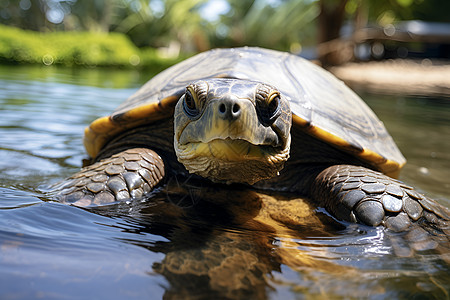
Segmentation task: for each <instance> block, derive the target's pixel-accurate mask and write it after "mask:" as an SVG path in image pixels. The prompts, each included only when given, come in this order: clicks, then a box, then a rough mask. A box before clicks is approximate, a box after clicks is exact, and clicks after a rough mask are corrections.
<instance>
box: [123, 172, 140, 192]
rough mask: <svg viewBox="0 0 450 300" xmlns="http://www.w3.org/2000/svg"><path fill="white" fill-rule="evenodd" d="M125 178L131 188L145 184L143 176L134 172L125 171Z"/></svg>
mask: <svg viewBox="0 0 450 300" xmlns="http://www.w3.org/2000/svg"><path fill="white" fill-rule="evenodd" d="M123 178H125V182H126V183H127V186H128V189H129V190H135V189H137V188H139V187H141V186H142V185H143V184H144V181H143V180H142V178H141V176H139V175H138V174H136V173H134V172H127V173H124V174H123Z"/></svg>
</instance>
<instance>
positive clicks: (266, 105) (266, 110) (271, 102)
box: [257, 92, 280, 126]
mask: <svg viewBox="0 0 450 300" xmlns="http://www.w3.org/2000/svg"><path fill="white" fill-rule="evenodd" d="M279 103H280V94H279V93H278V92H274V93H270V94H269V95H268V96H267V97H265V100H264V101H261V102H259V105H257V108H258V113H259V117H260V120H261V123H262V124H263V125H265V126H270V125H272V123H273V122H274V121H275V119H276V118H277V117H278V115H279V114H280V109H279Z"/></svg>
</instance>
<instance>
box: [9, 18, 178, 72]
mask: <svg viewBox="0 0 450 300" xmlns="http://www.w3.org/2000/svg"><path fill="white" fill-rule="evenodd" d="M179 60H180V59H166V58H162V57H160V56H159V55H158V53H157V51H155V50H154V49H139V48H137V47H136V46H135V45H134V44H133V43H132V42H131V41H130V40H129V39H128V37H127V36H125V35H123V34H120V33H108V34H106V33H93V32H70V31H66V32H49V33H41V32H34V31H27V30H21V29H18V28H14V27H8V26H4V25H0V63H31V64H46V65H51V64H58V65H65V66H75V65H80V66H93V67H94V66H113V67H143V68H146V67H151V68H157V69H164V68H166V67H168V66H170V65H172V64H174V63H176V62H178V61H179Z"/></svg>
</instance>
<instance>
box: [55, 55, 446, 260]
mask: <svg viewBox="0 0 450 300" xmlns="http://www.w3.org/2000/svg"><path fill="white" fill-rule="evenodd" d="M84 144H85V147H86V149H87V152H88V154H89V156H90V157H91V164H90V165H89V166H86V167H84V168H83V169H82V170H81V171H80V172H78V173H76V174H75V175H73V176H72V177H71V178H69V179H67V180H66V181H64V182H62V183H61V184H59V185H57V186H56V187H55V190H54V193H55V194H56V197H57V198H58V199H59V200H60V201H62V202H64V203H71V204H73V205H77V206H101V205H105V204H108V203H113V202H117V201H122V200H130V199H141V198H151V197H153V195H155V194H156V193H158V192H161V191H162V190H165V191H166V192H170V190H169V189H168V187H167V184H168V183H170V182H172V183H173V181H174V180H175V179H177V180H178V182H183V180H180V178H193V179H194V180H191V181H193V182H201V184H200V185H202V186H203V187H205V186H206V187H208V186H214V187H215V188H219V189H222V191H223V193H227V191H230V190H231V189H238V190H242V191H252V193H256V194H259V195H261V199H266V197H265V196H264V195H266V194H273V193H275V192H282V193H285V194H289V195H295V196H296V197H305V199H307V200H303V201H300V200H296V201H281V200H280V201H278V202H277V201H262V202H261V207H260V209H259V214H261V215H265V216H266V217H265V218H263V219H264V222H266V223H268V224H269V225H268V226H272V228H275V227H276V226H278V225H274V224H280V225H281V224H282V225H283V226H284V227H288V228H296V227H297V228H302V227H303V228H304V226H303V225H304V224H302V218H301V217H299V216H295V214H296V213H301V211H302V209H304V208H305V207H306V206H304V203H305V201H309V202H308V203H310V204H311V205H313V206H314V207H323V208H325V209H326V211H328V212H329V213H330V214H331V215H333V216H334V217H335V218H336V219H338V220H343V221H348V222H357V223H362V224H366V225H370V226H384V227H386V228H388V229H389V231H390V232H407V234H406V233H405V236H406V237H407V238H406V239H405V240H407V243H406V244H407V245H408V246H406V247H403V246H404V244H402V245H403V246H402V245H400V246H399V247H397V248H398V249H399V251H398V253H399V254H402V255H409V254H410V253H411V251H413V250H411V249H433V248H438V249H439V248H440V247H444V248H445V249H444V251H448V248H447V247H448V221H449V211H448V209H447V208H445V207H443V206H441V205H439V204H438V203H436V202H435V201H433V200H431V199H429V198H427V197H426V196H424V195H422V194H420V193H418V192H417V191H415V190H414V189H413V188H411V187H409V186H407V185H405V184H403V183H402V182H400V181H397V180H396V179H394V178H395V177H396V176H397V175H398V174H399V171H400V169H401V168H402V166H403V165H404V164H405V159H404V157H403V156H402V154H401V153H400V151H399V150H398V148H397V147H396V145H395V143H394V142H393V140H392V138H391V137H390V135H389V134H388V132H387V131H386V129H385V127H384V125H383V124H382V122H381V121H379V120H378V118H377V117H376V116H375V114H374V113H373V112H372V111H371V110H370V109H369V108H368V106H367V105H366V104H365V103H364V102H363V101H362V100H361V99H360V98H359V97H358V96H357V95H356V94H355V93H354V92H353V91H351V90H350V89H349V88H348V87H346V86H345V85H344V84H343V83H342V82H340V81H339V80H337V79H336V78H335V77H334V76H332V75H331V74H330V73H328V72H326V71H325V70H323V69H322V68H320V67H318V66H316V65H314V64H312V63H310V62H308V61H306V60H304V59H302V58H299V57H297V56H294V55H290V54H287V53H282V52H277V51H271V50H265V49H259V48H240V49H220V50H212V51H208V52H204V53H201V54H198V55H196V56H194V57H192V58H190V59H187V60H185V61H184V62H181V63H179V64H177V65H175V66H173V67H171V68H169V69H168V70H166V71H164V72H162V73H160V74H159V75H157V76H155V77H154V78H153V79H151V80H150V81H149V82H148V83H146V84H145V85H144V86H143V87H142V88H141V89H140V90H139V91H138V92H136V93H135V94H134V95H132V96H131V97H130V98H129V99H128V100H127V101H125V102H124V103H123V104H122V105H120V106H119V107H118V108H117V109H116V111H115V112H113V114H112V115H111V116H107V117H103V118H99V119H97V120H95V121H94V122H93V123H92V124H91V125H90V126H89V127H88V128H87V129H86V131H85V136H84ZM186 190H188V191H192V189H191V188H189V187H188V188H186ZM194 194H195V193H194ZM187 196H188V197H187V198H189V199H190V200H192V205H193V207H196V206H197V207H198V206H199V205H201V203H202V202H201V201H200V202H197V201H195V199H196V197H195V195H193V194H192V193H191V194H187ZM270 199H273V198H270ZM213 200H214V195H212V196H211V197H210V201H213ZM184 205H186V201H184ZM221 205H224V206H226V203H221ZM245 205H246V204H245V199H243V200H242V207H243V208H244V207H245ZM237 207H238V206H235V207H234V210H233V213H234V214H236V215H235V217H234V219H233V220H234V221H236V220H239V219H240V218H239V214H241V213H242V212H240V210H239V209H237ZM308 207H311V206H308ZM310 212H312V213H314V209H312V210H310ZM267 216H270V218H268V217H267ZM257 217H258V216H256V215H255V218H257ZM269 219H270V220H271V221H269ZM308 226H320V220H319V219H317V224H313V223H308ZM400 244H401V243H400ZM411 245H412V246H411ZM397 246H398V245H397Z"/></svg>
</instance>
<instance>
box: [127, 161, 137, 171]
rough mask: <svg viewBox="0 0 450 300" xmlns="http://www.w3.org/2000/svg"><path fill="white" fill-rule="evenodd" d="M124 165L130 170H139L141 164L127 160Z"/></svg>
mask: <svg viewBox="0 0 450 300" xmlns="http://www.w3.org/2000/svg"><path fill="white" fill-rule="evenodd" d="M123 165H124V167H125V169H127V170H128V171H137V170H138V169H139V164H138V163H137V162H135V161H126V162H125V163H124V164H123Z"/></svg>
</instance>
